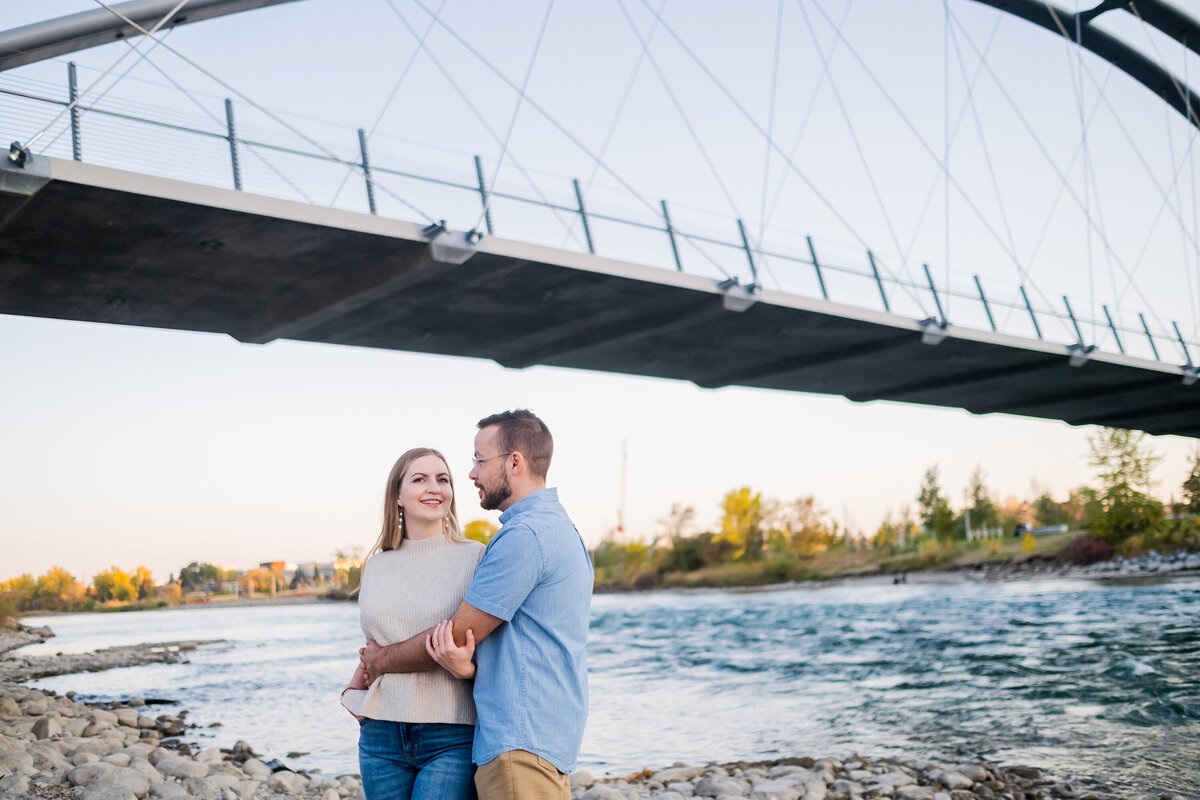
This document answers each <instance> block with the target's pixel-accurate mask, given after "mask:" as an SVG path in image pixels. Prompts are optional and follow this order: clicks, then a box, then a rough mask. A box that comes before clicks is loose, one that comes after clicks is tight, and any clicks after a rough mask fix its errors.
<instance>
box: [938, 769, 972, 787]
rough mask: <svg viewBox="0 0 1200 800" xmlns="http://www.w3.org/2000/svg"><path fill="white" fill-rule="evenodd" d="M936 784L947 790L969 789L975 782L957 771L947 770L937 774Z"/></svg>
mask: <svg viewBox="0 0 1200 800" xmlns="http://www.w3.org/2000/svg"><path fill="white" fill-rule="evenodd" d="M937 782H938V783H940V784H941V785H942V786H945V787H946V788H947V789H950V790H954V789H970V788H971V787H972V786H973V785H974V784H975V781H973V780H971V779H970V778H968V777H967V776H966V775H964V774H962V773H961V772H958V771H957V770H952V769H948V770H946V771H944V772H939V773H938V774H937Z"/></svg>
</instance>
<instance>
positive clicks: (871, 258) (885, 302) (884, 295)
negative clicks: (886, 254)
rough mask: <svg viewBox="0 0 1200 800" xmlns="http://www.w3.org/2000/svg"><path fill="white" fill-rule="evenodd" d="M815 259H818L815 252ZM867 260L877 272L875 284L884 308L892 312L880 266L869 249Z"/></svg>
mask: <svg viewBox="0 0 1200 800" xmlns="http://www.w3.org/2000/svg"><path fill="white" fill-rule="evenodd" d="M813 260H814V261H816V260H817V259H816V255H815V254H814V255H813ZM867 260H868V261H870V262H871V272H873V273H875V285H876V286H878V287H879V296H880V297H881V298H883V310H884V311H886V312H888V313H889V314H890V313H891V311H892V306H891V304H890V303H888V299H887V292H885V291H884V290H883V279H881V278H880V277H879V267H877V266H875V254H874V253H872V252H871V251H870V250H868V251H867Z"/></svg>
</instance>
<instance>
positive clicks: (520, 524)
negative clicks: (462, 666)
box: [466, 489, 593, 773]
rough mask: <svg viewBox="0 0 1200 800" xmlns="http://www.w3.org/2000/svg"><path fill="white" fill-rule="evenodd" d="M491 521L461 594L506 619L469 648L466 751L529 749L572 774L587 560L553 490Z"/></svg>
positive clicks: (582, 701)
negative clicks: (473, 670)
mask: <svg viewBox="0 0 1200 800" xmlns="http://www.w3.org/2000/svg"><path fill="white" fill-rule="evenodd" d="M500 524H501V526H502V527H501V528H500V530H499V531H497V532H496V535H495V536H493V537H492V540H491V541H490V542H489V543H488V546H487V550H485V551H484V554H483V559H482V560H480V562H479V566H478V567H476V569H475V579H474V580H473V581H472V582H471V588H470V590H468V591H467V597H466V600H467V602H468V603H470V604H471V605H473V606H475V607H476V608H478V609H479V610H480V611H485V612H487V613H488V614H491V615H492V616H494V617H499V618H500V619H503V620H505V624H503V625H501V626H500V627H498V628H496V630H494V631H493V632H492V633H491V635H490V636H488V637H487V638H486V639H484V640H483V641H482V642H480V643H479V646H478V648H477V649H476V651H475V662H476V665H477V666H478V673H477V675H476V678H475V710H476V712H477V714H478V721H477V722H476V724H475V745H474V748H473V750H472V753H471V757H472V760H473V761H474V762H475V763H476V764H486V763H487V762H489V761H491V760H492V759H493V758H495V757H496V756H498V755H500V754H501V753H503V752H506V751H508V750H528V751H529V752H531V753H534V754H536V755H539V756H541V757H542V758H544V759H546V760H547V761H549V762H550V763H551V764H553V765H554V766H555V767H557V768H558V769H559V771H561V772H565V773H570V772H574V771H575V761H576V759H577V758H578V756H579V744H580V742H581V741H582V740H583V725H584V722H585V721H586V720H587V708H588V689H587V662H586V654H585V650H586V648H587V632H588V623H589V621H590V612H591V604H592V583H593V578H592V562H591V558H589V556H588V552H587V548H586V547H585V546H584V544H583V539H581V538H580V536H579V532H578V531H577V530H576V529H575V526H574V525H573V524H572V523H571V520H570V518H569V517H568V516H567V512H566V511H565V510H563V507H562V506H561V505H560V504H559V502H558V491H557V490H556V489H542V490H539V491H536V492H534V493H532V494H530V495H527V496H526V497H523V498H521V499H520V500H518V501H517V502H516V503H513V504H512V505H511V506H509V508H508V509H507V510H505V512H504V513H503V514H501V515H500Z"/></svg>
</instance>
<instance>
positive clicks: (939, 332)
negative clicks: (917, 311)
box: [917, 317, 950, 345]
mask: <svg viewBox="0 0 1200 800" xmlns="http://www.w3.org/2000/svg"><path fill="white" fill-rule="evenodd" d="M917 324H918V325H920V326H921V344H927V345H939V344H941V343H942V342H943V341H945V339H946V337H947V336H949V335H950V334H949V331H950V323H949V322H947V321H946V320H944V319H942V320H939V319H937V318H935V317H926V318H925V319H923V320H921V321H920V322H918V323H917Z"/></svg>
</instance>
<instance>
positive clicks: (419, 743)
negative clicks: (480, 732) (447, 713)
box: [358, 719, 475, 800]
mask: <svg viewBox="0 0 1200 800" xmlns="http://www.w3.org/2000/svg"><path fill="white" fill-rule="evenodd" d="M474 734H475V726H474V725H451V724H446V723H440V722H422V723H418V722H389V721H387V720H380V719H364V720H363V721H362V723H361V724H360V725H359V729H358V768H359V771H360V772H361V773H362V781H363V792H364V793H365V794H366V796H367V800H475V767H474V765H473V764H472V763H471V739H472V738H473V736H474Z"/></svg>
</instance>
